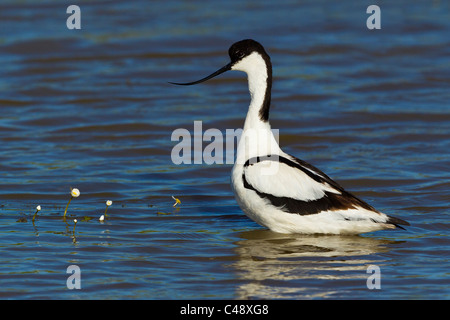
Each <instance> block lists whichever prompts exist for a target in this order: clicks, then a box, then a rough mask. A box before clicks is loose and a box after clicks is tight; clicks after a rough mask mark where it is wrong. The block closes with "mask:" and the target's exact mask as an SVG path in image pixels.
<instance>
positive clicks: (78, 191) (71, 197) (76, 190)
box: [64, 188, 80, 220]
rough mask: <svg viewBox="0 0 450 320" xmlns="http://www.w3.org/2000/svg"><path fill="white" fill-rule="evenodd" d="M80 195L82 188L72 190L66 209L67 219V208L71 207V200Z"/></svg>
mask: <svg viewBox="0 0 450 320" xmlns="http://www.w3.org/2000/svg"><path fill="white" fill-rule="evenodd" d="M79 196H80V190H78V189H77V188H73V189H71V190H70V199H69V202H68V203H67V206H66V210H64V220H66V214H67V209H68V208H69V204H70V201H72V199H73V198H78V197H79Z"/></svg>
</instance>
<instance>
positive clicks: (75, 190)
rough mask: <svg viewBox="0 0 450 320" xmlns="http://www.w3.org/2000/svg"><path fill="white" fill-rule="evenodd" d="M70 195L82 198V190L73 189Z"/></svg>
mask: <svg viewBox="0 0 450 320" xmlns="http://www.w3.org/2000/svg"><path fill="white" fill-rule="evenodd" d="M70 195H71V196H72V197H74V198H78V197H79V196H80V190H78V189H77V188H73V189H72V190H71V191H70Z"/></svg>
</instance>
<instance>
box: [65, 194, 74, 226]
mask: <svg viewBox="0 0 450 320" xmlns="http://www.w3.org/2000/svg"><path fill="white" fill-rule="evenodd" d="M72 199H73V196H71V197H70V199H69V202H68V203H67V206H66V210H64V217H63V219H64V220H66V214H67V209H69V204H70V201H72Z"/></svg>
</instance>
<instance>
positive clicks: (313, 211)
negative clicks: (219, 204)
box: [176, 39, 409, 234]
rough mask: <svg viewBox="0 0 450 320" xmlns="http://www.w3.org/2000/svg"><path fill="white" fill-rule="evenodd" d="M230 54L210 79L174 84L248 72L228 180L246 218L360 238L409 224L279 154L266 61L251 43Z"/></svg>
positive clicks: (287, 229) (289, 229)
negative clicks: (247, 103)
mask: <svg viewBox="0 0 450 320" xmlns="http://www.w3.org/2000/svg"><path fill="white" fill-rule="evenodd" d="M229 55H230V58H231V62H230V63H229V64H227V65H226V66H224V67H223V68H221V69H219V70H218V71H216V72H215V73H213V74H211V75H210V76H208V77H206V78H203V79H201V80H198V81H195V82H190V83H176V84H182V85H191V84H197V83H200V82H203V81H206V80H208V79H211V78H212V77H215V76H217V75H219V74H221V73H223V72H225V71H228V70H238V71H243V72H246V73H247V75H248V86H249V91H250V96H251V102H250V106H249V108H248V112H247V117H246V119H245V124H244V128H243V132H242V136H241V139H240V141H239V145H238V148H237V156H236V162H235V165H234V166H233V170H232V174H231V182H232V186H233V191H234V194H235V196H236V200H237V202H238V204H239V206H240V207H241V209H242V210H243V211H244V212H245V213H246V214H247V216H248V217H250V218H251V219H252V220H254V221H255V222H257V223H259V224H260V225H263V226H265V227H267V228H269V229H271V230H272V231H275V232H281V233H304V234H315V233H322V234H359V233H365V232H371V231H376V230H381V229H395V228H396V227H399V228H402V227H400V226H399V225H409V223H408V222H406V221H404V220H401V219H398V218H394V217H391V216H388V215H386V214H384V213H381V212H379V211H377V210H376V209H374V208H373V207H372V206H370V205H368V204H367V203H365V202H364V201H362V200H360V199H358V198H356V197H355V196H353V195H352V194H351V193H349V192H347V191H345V190H344V189H343V188H342V187H341V186H340V185H339V184H337V183H336V182H335V181H333V180H332V179H330V178H329V177H328V176H327V175H326V174H325V173H323V172H322V171H320V170H319V169H317V168H315V167H314V166H312V165H310V164H308V163H306V162H304V161H302V160H299V159H297V158H295V157H293V156H291V155H288V154H286V153H285V152H283V151H282V150H281V149H280V147H279V145H278V143H277V141H276V139H275V137H274V135H273V133H272V131H271V128H270V124H269V109H270V100H271V87H272V65H271V62H270V57H269V56H268V54H267V53H266V51H265V50H264V48H263V47H262V46H261V45H260V44H259V43H258V42H256V41H254V40H250V39H248V40H242V41H239V42H237V43H235V44H233V45H232V46H231V47H230V49H229ZM402 229H403V228H402Z"/></svg>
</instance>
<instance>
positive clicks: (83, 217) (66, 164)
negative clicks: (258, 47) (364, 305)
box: [0, 1, 450, 299]
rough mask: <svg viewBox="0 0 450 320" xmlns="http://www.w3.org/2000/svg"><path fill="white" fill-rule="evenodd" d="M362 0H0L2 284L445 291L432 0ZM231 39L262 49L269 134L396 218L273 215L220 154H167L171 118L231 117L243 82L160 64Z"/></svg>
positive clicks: (239, 291)
mask: <svg viewBox="0 0 450 320" xmlns="http://www.w3.org/2000/svg"><path fill="white" fill-rule="evenodd" d="M370 4H372V3H369V2H367V3H366V2H364V1H363V2H362V3H360V4H352V2H351V1H347V2H344V3H343V2H336V3H333V4H331V3H330V2H327V1H302V2H301V3H299V2H297V1H281V2H276V3H275V2H274V3H269V2H267V3H266V2H261V1H239V2H235V1H228V2H221V1H208V2H206V3H205V2H204V1H189V2H186V3H184V2H177V1H165V2H161V3H158V5H154V4H152V3H150V2H148V1H127V2H123V1H79V2H78V5H79V6H80V7H81V11H82V29H81V30H68V29H67V28H66V19H67V17H68V15H67V14H66V12H65V11H66V6H65V5H62V4H61V3H60V2H59V1H41V2H39V4H37V3H36V2H34V1H21V2H20V3H17V2H15V1H3V2H2V4H1V5H0V25H1V28H0V62H1V65H2V77H1V78H0V89H1V96H0V108H1V109H0V110H1V113H0V297H1V298H5V299H314V298H319V299H321V298H333V299H449V297H450V289H449V284H450V275H449V271H448V270H449V267H450V263H449V256H450V254H449V253H450V252H449V244H450V241H449V229H450V223H449V213H450V209H449V202H450V197H449V194H450V178H449V168H450V166H449V165H450V161H449V159H450V153H449V150H450V129H449V128H450V108H449V105H448V101H449V100H450V94H449V92H450V91H449V82H450V77H449V67H450V59H449V57H450V52H449V48H450V46H449V37H448V35H449V34H450V24H449V21H450V19H449V6H448V3H446V2H445V1H415V2H414V3H413V4H411V3H410V1H397V2H396V3H395V4H390V3H389V4H388V3H385V4H384V3H383V4H381V5H380V6H381V10H382V29H381V30H371V31H370V30H368V29H367V28H366V19H367V17H368V16H369V15H368V14H366V13H365V11H366V8H367V6H369V5H370ZM245 38H254V39H256V40H257V41H259V42H261V43H262V44H263V45H264V46H265V47H266V49H267V51H268V52H269V54H270V55H271V59H272V63H273V66H274V70H273V74H274V84H273V93H272V109H271V123H272V127H273V128H275V129H279V130H280V144H281V146H282V148H283V149H284V150H285V151H286V152H288V153H292V154H294V155H295V156H297V157H299V158H301V159H303V160H306V161H308V162H310V163H312V164H313V165H315V166H317V167H319V168H320V169H322V170H323V171H324V172H326V173H327V174H328V175H329V176H331V177H332V178H333V179H335V180H337V181H338V182H339V183H340V184H342V185H343V186H344V187H345V188H346V189H347V190H350V191H352V192H353V193H355V194H356V195H358V196H360V197H362V198H363V199H364V200H366V201H367V202H369V203H370V204H371V205H373V206H375V207H376V208H377V209H379V210H380V211H383V212H386V213H388V214H391V215H393V216H398V217H400V218H402V219H405V220H407V221H409V222H410V223H411V227H408V228H407V230H406V231H394V232H389V231H380V232H374V233H370V234H365V235H361V236H352V237H349V236H345V237H341V236H301V235H283V234H277V233H273V232H270V231H268V230H265V229H264V228H262V227H260V226H258V225H257V224H255V223H253V222H252V221H250V220H249V219H248V218H246V217H245V216H244V215H243V213H242V212H241V210H240V209H239V207H238V206H237V204H236V202H235V200H234V198H233V194H232V191H231V188H230V184H229V181H230V178H229V175H230V171H231V165H229V164H214V165H206V164H196V165H194V164H190V165H188V164H185V165H175V164H173V163H172V161H171V150H172V148H173V147H174V146H175V144H176V143H177V142H174V141H171V135H172V132H173V131H174V130H175V129H177V128H185V129H187V130H189V131H190V132H191V133H192V134H193V130H194V121H196V120H198V121H202V125H203V131H205V130H207V129H210V128H216V129H219V130H220V131H221V132H222V133H223V134H225V130H226V129H237V128H240V127H242V125H243V119H244V117H245V114H246V109H247V106H248V102H249V95H248V89H247V86H246V81H245V75H244V74H242V73H238V72H235V73H227V74H224V75H223V76H221V77H220V78H217V79H215V80H214V81H211V82H208V83H205V84H203V85H199V86H195V87H186V88H185V87H175V86H171V85H169V84H168V83H167V82H168V81H192V80H196V79H199V78H200V77H203V76H206V75H208V74H210V73H211V72H213V71H214V70H216V69H218V68H219V67H221V66H223V65H224V64H226V63H227V62H228V56H227V50H228V47H229V46H230V45H231V44H232V43H234V42H235V41H238V40H241V39H245ZM207 145H208V143H207V142H204V143H203V146H204V147H206V146H207ZM71 187H77V188H78V189H80V191H81V196H80V197H79V198H76V199H73V200H72V202H71V204H70V207H69V210H68V217H69V219H67V222H64V221H63V220H62V214H63V212H64V208H65V206H66V204H67V201H68V200H69V198H70V195H69V192H70V188H71ZM172 196H176V197H177V198H179V199H180V200H181V205H178V206H177V207H175V208H174V207H173V206H172V205H173V204H174V201H173V199H172V198H171V197H172ZM106 200H112V201H113V205H112V206H111V207H110V208H109V209H108V215H109V216H108V217H107V219H106V221H105V222H103V223H100V222H99V221H98V218H99V216H100V215H101V214H103V213H104V211H105V201H106ZM37 205H41V207H42V210H41V211H40V212H39V215H38V218H37V219H36V221H35V223H34V224H33V223H32V222H31V217H32V215H33V214H34V212H35V211H36V210H35V207H36V206H37ZM23 218H25V219H26V220H27V221H26V222H19V221H23ZM75 218H76V219H77V220H78V223H77V225H76V228H75V232H73V227H74V224H73V221H72V220H73V219H75ZM69 265H78V266H79V267H80V269H81V290H69V289H68V288H67V286H66V280H67V278H68V276H69V274H67V273H66V270H67V267H68V266H69ZM370 265H376V266H379V267H380V270H381V289H374V290H369V289H368V287H367V285H366V282H367V278H368V277H369V276H370V274H368V273H367V268H368V266H370Z"/></svg>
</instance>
